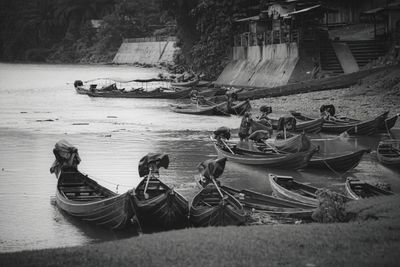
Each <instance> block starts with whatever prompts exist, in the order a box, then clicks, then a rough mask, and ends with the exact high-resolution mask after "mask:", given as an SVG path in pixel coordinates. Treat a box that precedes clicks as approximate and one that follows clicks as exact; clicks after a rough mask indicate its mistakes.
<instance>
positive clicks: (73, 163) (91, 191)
mask: <svg viewBox="0 0 400 267" xmlns="http://www.w3.org/2000/svg"><path fill="white" fill-rule="evenodd" d="M53 153H54V155H55V157H56V160H55V161H54V163H53V166H52V167H51V169H50V172H51V173H54V174H55V175H56V177H57V179H58V182H57V191H56V203H57V206H58V207H59V208H60V209H61V210H63V211H65V212H66V213H68V214H69V215H71V216H73V217H76V218H78V219H81V220H83V221H87V222H90V223H92V224H95V225H98V226H102V227H105V228H109V229H113V230H121V229H125V228H136V229H138V228H139V227H140V224H139V223H138V222H137V220H135V217H136V214H135V208H134V205H133V199H132V195H131V193H132V191H128V192H126V193H124V194H121V195H119V194H117V193H114V192H112V191H110V190H108V189H107V188H105V187H103V186H101V185H99V184H98V183H97V182H96V181H94V180H93V179H91V178H89V177H88V175H86V174H83V173H81V172H80V171H78V169H77V166H78V164H79V162H80V158H79V155H78V150H77V148H75V147H74V146H72V145H71V144H69V143H68V142H67V141H65V140H61V141H59V142H57V143H56V145H55V148H54V150H53Z"/></svg>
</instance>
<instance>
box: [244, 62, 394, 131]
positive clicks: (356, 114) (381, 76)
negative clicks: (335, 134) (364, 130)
mask: <svg viewBox="0 0 400 267" xmlns="http://www.w3.org/2000/svg"><path fill="white" fill-rule="evenodd" d="M399 103H400V68H395V69H389V70H384V71H381V72H378V73H375V74H373V75H370V76H368V77H366V78H364V79H362V80H360V81H359V83H358V84H357V85H354V86H351V87H349V88H344V89H335V90H328V91H318V92H310V93H304V94H296V95H289V96H281V97H271V98H263V99H258V100H253V101H252V107H253V113H254V114H255V115H258V113H259V108H260V106H262V105H268V106H271V107H272V110H273V112H274V113H287V112H288V111H290V110H295V111H299V112H302V113H305V114H313V115H315V116H316V117H317V116H319V108H320V106H321V105H326V104H333V105H334V106H335V107H336V113H337V114H339V115H343V116H348V117H351V118H357V119H360V120H364V119H369V118H372V117H374V116H375V115H377V114H380V113H383V112H385V111H388V110H390V114H389V116H392V115H395V114H399V113H400V104H399ZM396 126H397V127H399V126H400V122H399V121H398V122H397V124H396Z"/></svg>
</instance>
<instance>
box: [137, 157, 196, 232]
mask: <svg viewBox="0 0 400 267" xmlns="http://www.w3.org/2000/svg"><path fill="white" fill-rule="evenodd" d="M168 165H169V157H168V155H167V154H154V153H149V154H147V155H146V156H144V157H143V158H142V159H141V160H140V162H139V175H140V177H143V179H142V181H141V182H140V183H139V184H138V185H137V187H136V189H135V190H134V192H133V199H134V201H133V204H134V205H135V209H136V212H137V217H138V219H139V220H140V222H141V225H142V229H143V230H144V231H146V230H147V229H150V230H152V229H157V230H171V229H179V228H184V227H187V226H188V214H189V208H188V201H187V200H186V199H185V198H184V197H183V196H182V195H181V194H179V193H178V192H176V191H175V190H174V189H173V188H171V187H169V186H168V185H166V184H165V183H163V182H162V181H160V179H159V169H160V168H161V167H163V168H168Z"/></svg>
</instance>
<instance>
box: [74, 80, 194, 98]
mask: <svg viewBox="0 0 400 267" xmlns="http://www.w3.org/2000/svg"><path fill="white" fill-rule="evenodd" d="M117 84H118V85H119V86H117ZM74 87H75V90H76V92H77V93H79V94H86V95H88V96H90V97H106V98H163V99H180V98H187V97H189V94H190V92H191V90H192V89H191V88H182V89H176V88H172V87H171V86H170V84H169V83H168V82H166V81H165V80H162V79H133V80H122V79H118V78H98V79H93V80H89V81H85V82H82V81H80V80H76V81H75V82H74Z"/></svg>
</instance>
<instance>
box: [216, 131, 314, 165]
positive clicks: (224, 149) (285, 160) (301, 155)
mask: <svg viewBox="0 0 400 267" xmlns="http://www.w3.org/2000/svg"><path fill="white" fill-rule="evenodd" d="M210 138H211V140H212V142H213V144H214V148H215V150H216V151H217V153H218V155H219V156H220V157H224V158H228V160H229V161H232V162H236V163H241V164H247V165H262V166H265V167H268V168H283V169H300V168H304V167H306V166H307V163H308V161H309V160H310V158H311V157H312V154H313V153H314V150H311V151H301V152H296V153H280V152H279V151H274V150H271V151H268V152H265V153H262V154H249V153H246V152H243V151H242V150H241V149H237V147H236V145H233V144H228V143H227V142H225V141H224V140H220V139H219V138H217V139H214V137H210Z"/></svg>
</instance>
